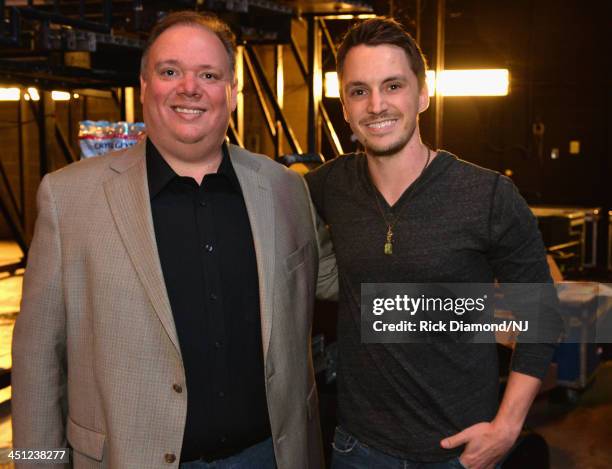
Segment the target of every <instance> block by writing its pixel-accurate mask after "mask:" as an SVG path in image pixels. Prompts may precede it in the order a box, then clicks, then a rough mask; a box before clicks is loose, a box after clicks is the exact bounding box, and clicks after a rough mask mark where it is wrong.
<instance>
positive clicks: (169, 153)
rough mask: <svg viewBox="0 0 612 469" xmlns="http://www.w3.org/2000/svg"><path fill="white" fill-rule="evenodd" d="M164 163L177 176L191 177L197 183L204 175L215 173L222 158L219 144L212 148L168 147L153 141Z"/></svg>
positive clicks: (191, 146) (192, 146) (199, 182)
mask: <svg viewBox="0 0 612 469" xmlns="http://www.w3.org/2000/svg"><path fill="white" fill-rule="evenodd" d="M153 144H154V145H155V147H156V148H157V149H158V151H159V153H160V154H161V155H162V157H163V158H164V160H165V161H166V163H168V165H169V166H170V167H171V168H172V170H173V171H174V172H175V173H176V174H178V175H179V176H185V177H191V178H193V179H195V180H196V182H197V183H198V184H201V183H202V180H203V179H204V176H206V175H207V174H212V173H216V172H217V170H218V169H219V165H220V164H221V160H222V159H223V150H222V149H221V148H222V147H221V145H215V147H213V148H202V147H201V146H200V145H198V146H195V145H180V146H179V147H176V148H172V149H168V148H166V147H165V146H164V145H163V144H160V145H158V143H157V142H155V141H153Z"/></svg>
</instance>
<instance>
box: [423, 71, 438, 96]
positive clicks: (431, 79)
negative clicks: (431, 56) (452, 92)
mask: <svg viewBox="0 0 612 469" xmlns="http://www.w3.org/2000/svg"><path fill="white" fill-rule="evenodd" d="M425 83H427V89H428V90H429V96H434V95H435V94H436V72H434V71H433V70H427V72H426V73H425Z"/></svg>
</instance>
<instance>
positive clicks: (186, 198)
mask: <svg viewBox="0 0 612 469" xmlns="http://www.w3.org/2000/svg"><path fill="white" fill-rule="evenodd" d="M146 155H147V156H146V161H147V177H148V183H149V194H150V197H151V209H152V213H153V225H154V227H155V237H156V240H157V249H158V251H159V258H160V262H161V267H162V271H163V274H164V280H165V283H166V289H167V291H168V297H169V299H170V305H171V307H172V313H173V315H174V322H175V325H176V331H177V334H178V339H179V343H180V347H181V353H182V357H183V364H184V367H185V376H186V379H187V383H186V385H187V421H186V424H185V435H184V437H183V449H182V453H181V461H191V460H196V459H200V458H202V459H204V460H207V461H211V460H214V459H220V458H224V457H227V456H230V455H232V454H235V453H238V452H240V451H241V450H242V449H244V448H247V447H249V446H251V445H253V444H256V443H259V442H260V441H263V440H265V439H266V438H269V437H270V434H271V430H270V421H269V417H268V410H267V403H266V391H265V383H264V365H263V352H262V340H261V323H260V316H259V313H260V308H259V280H258V275H257V264H256V259H255V249H254V246H253V235H252V233H251V225H250V223H249V218H248V214H247V211H246V206H245V203H244V198H243V196H242V191H241V188H240V184H239V182H238V178H237V177H236V173H235V172H234V168H233V166H232V163H231V161H230V158H229V154H228V150H227V147H226V146H225V145H224V146H223V159H222V161H221V164H220V166H219V169H218V171H217V173H215V174H207V175H206V176H204V179H203V181H202V184H201V185H198V184H197V182H196V181H195V180H194V179H193V178H191V177H182V176H179V175H177V174H176V173H175V172H174V171H173V170H172V168H171V167H170V166H169V165H168V163H166V161H165V160H164V159H163V158H162V156H161V155H160V153H159V152H158V151H157V149H156V148H155V146H154V145H153V144H152V143H151V141H150V140H147V150H146ZM169 379H171V377H169ZM172 389H175V391H176V388H173V383H172V382H169V383H168V390H169V391H170V392H171V391H172Z"/></svg>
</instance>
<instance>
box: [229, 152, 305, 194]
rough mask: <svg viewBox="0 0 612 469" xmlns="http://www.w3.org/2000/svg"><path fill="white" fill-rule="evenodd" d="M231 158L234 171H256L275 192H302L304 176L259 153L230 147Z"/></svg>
mask: <svg viewBox="0 0 612 469" xmlns="http://www.w3.org/2000/svg"><path fill="white" fill-rule="evenodd" d="M228 147H229V151H230V158H231V161H232V164H233V165H234V170H237V171H238V172H240V171H241V170H247V171H254V172H256V173H257V174H259V176H260V177H262V178H264V179H265V180H266V181H267V182H268V184H269V185H270V187H271V188H272V189H274V190H276V189H279V190H287V188H291V187H298V188H299V190H300V191H301V192H302V191H303V189H304V182H303V178H302V176H300V175H299V174H298V173H296V172H295V171H292V170H290V169H289V168H287V167H286V166H284V165H282V164H280V163H278V162H276V161H274V160H273V159H272V158H270V157H268V156H266V155H262V154H259V153H253V152H251V151H249V150H246V149H244V148H241V147H238V146H236V145H229V146H228Z"/></svg>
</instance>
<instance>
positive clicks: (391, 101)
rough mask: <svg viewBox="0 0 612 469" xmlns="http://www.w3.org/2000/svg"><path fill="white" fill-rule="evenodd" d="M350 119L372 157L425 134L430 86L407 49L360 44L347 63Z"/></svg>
mask: <svg viewBox="0 0 612 469" xmlns="http://www.w3.org/2000/svg"><path fill="white" fill-rule="evenodd" d="M341 81H342V104H343V110H344V118H345V119H346V121H347V122H348V123H349V124H350V126H351V129H352V130H353V133H354V134H355V136H356V137H357V138H358V140H359V141H360V142H361V144H362V145H363V146H364V148H365V150H366V153H367V154H368V155H370V156H393V155H396V154H397V153H399V152H400V151H401V150H402V149H404V148H405V147H406V145H407V144H408V143H409V142H410V141H411V140H412V139H413V138H419V136H418V132H415V131H416V130H417V128H418V114H419V113H420V112H423V111H424V110H425V109H427V106H428V105H429V96H428V92H427V86H423V88H422V89H421V90H419V87H418V82H417V77H416V76H415V74H414V72H413V71H412V69H411V67H410V63H409V60H408V57H407V56H406V53H405V52H404V50H403V49H401V48H400V47H397V46H393V45H386V44H385V45H378V46H366V45H358V46H355V47H353V48H351V49H350V50H349V52H348V53H347V55H346V58H345V61H344V65H343V67H342V78H341Z"/></svg>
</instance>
